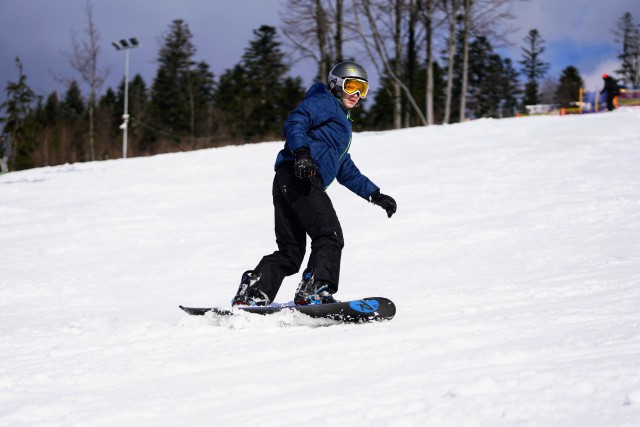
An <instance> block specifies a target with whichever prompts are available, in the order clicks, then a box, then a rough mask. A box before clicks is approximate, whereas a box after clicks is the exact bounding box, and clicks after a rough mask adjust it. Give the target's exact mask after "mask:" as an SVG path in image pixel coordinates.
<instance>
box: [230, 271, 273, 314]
mask: <svg viewBox="0 0 640 427" xmlns="http://www.w3.org/2000/svg"><path fill="white" fill-rule="evenodd" d="M260 277H262V274H260V273H257V272H255V271H253V270H248V271H245V272H244V273H243V274H242V280H240V287H239V288H238V292H237V293H236V296H235V297H233V299H232V300H231V306H232V307H235V306H237V305H269V304H271V301H270V300H269V298H268V297H267V294H265V293H264V292H262V291H261V290H259V289H258V287H257V286H256V284H257V283H258V281H260Z"/></svg>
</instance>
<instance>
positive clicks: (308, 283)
mask: <svg viewBox="0 0 640 427" xmlns="http://www.w3.org/2000/svg"><path fill="white" fill-rule="evenodd" d="M315 272H316V270H315V268H313V267H309V268H307V269H306V270H305V271H304V273H302V280H301V281H300V284H299V285H298V289H297V290H296V294H295V296H294V298H293V303H294V304H295V305H310V304H311V305H313V304H330V303H334V302H338V301H336V299H335V298H333V295H332V294H333V290H332V288H331V284H330V283H329V282H327V281H324V280H315V278H314V276H315Z"/></svg>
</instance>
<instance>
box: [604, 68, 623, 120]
mask: <svg viewBox="0 0 640 427" xmlns="http://www.w3.org/2000/svg"><path fill="white" fill-rule="evenodd" d="M602 80H604V87H603V88H602V90H601V91H600V95H606V96H607V110H609V111H613V110H614V109H615V108H616V106H615V104H614V100H615V98H616V96H618V95H620V87H618V81H617V80H616V79H614V78H613V77H611V76H610V75H608V74H603V75H602Z"/></svg>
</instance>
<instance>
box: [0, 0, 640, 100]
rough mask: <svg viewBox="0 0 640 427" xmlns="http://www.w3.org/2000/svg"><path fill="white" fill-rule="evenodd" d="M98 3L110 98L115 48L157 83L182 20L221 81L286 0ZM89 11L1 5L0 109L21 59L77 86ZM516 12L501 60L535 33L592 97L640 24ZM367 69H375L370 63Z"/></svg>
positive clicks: (31, 69)
mask: <svg viewBox="0 0 640 427" xmlns="http://www.w3.org/2000/svg"><path fill="white" fill-rule="evenodd" d="M93 4H94V19H95V21H96V25H97V27H98V30H99V32H100V35H101V38H102V40H101V41H102V49H103V51H102V54H101V57H100V63H101V66H102V67H105V68H109V69H110V73H109V78H108V80H107V82H106V84H105V86H104V89H106V88H107V87H116V86H117V84H118V83H119V81H120V80H121V79H122V77H123V75H124V55H123V54H122V52H116V51H115V49H113V47H112V46H111V41H112V40H114V39H120V38H123V37H137V38H138V39H139V40H140V43H141V46H140V47H139V48H137V49H135V50H134V51H132V52H131V68H130V70H131V74H133V73H140V74H142V76H143V77H144V79H145V81H146V82H147V83H148V84H150V83H151V82H152V80H153V78H154V76H155V69H156V64H155V59H156V56H157V53H158V49H159V46H160V42H159V39H160V38H161V36H162V35H163V34H164V33H165V32H166V31H167V29H168V28H169V25H170V23H171V22H172V20H174V19H177V18H181V19H184V20H185V21H186V22H187V23H188V24H189V27H190V29H191V32H192V33H193V35H194V38H193V41H194V43H195V45H196V47H197V49H198V53H197V55H196V59H198V60H205V61H206V62H208V63H209V65H210V66H211V69H212V70H213V71H214V73H215V74H216V76H219V75H220V74H221V73H222V72H224V70H226V69H228V68H231V67H233V66H234V65H235V64H236V63H238V61H239V60H240V58H241V56H242V53H243V51H244V49H245V47H246V46H247V44H248V41H249V40H250V39H251V38H252V36H253V35H252V31H253V30H254V29H256V28H258V27H259V26H260V25H262V24H267V25H273V26H276V27H277V26H279V25H280V17H279V11H280V9H281V8H282V6H281V1H279V0H233V1H229V0H181V1H157V0H128V1H125V0H93ZM85 7H86V0H0V89H1V90H2V92H1V93H0V100H1V99H4V98H5V93H4V87H5V86H6V82H7V81H9V80H11V81H15V80H16V79H17V71H16V68H15V57H16V56H20V58H21V60H22V62H23V64H24V68H25V74H26V75H27V76H28V80H27V81H28V83H29V84H30V85H31V87H32V88H34V89H35V90H36V92H38V93H39V94H43V95H46V94H48V93H50V92H51V91H52V90H58V91H59V92H62V91H64V86H63V85H62V84H61V83H58V82H56V81H55V79H54V78H53V77H52V73H53V74H58V75H64V76H68V77H74V72H73V70H72V69H71V68H70V67H69V65H68V63H67V61H66V59H65V57H64V56H63V55H62V52H64V51H67V52H68V51H70V50H71V31H73V30H75V31H77V32H78V38H79V39H80V40H81V39H82V36H83V33H82V31H83V30H84V28H85V26H86V13H85ZM512 10H513V13H514V15H515V16H516V17H517V19H516V20H515V21H514V22H513V26H514V27H518V28H519V30H518V31H516V32H514V33H512V34H510V36H509V40H510V42H511V43H512V44H513V45H512V46H511V47H509V48H506V49H503V50H502V52H503V55H506V56H509V57H511V58H512V59H513V60H514V61H517V60H518V59H520V58H521V52H520V49H521V47H522V46H523V44H524V42H523V38H524V37H525V35H526V34H527V32H528V31H529V29H531V28H537V29H538V30H539V31H540V33H541V35H542V37H543V38H544V39H545V40H546V46H547V50H546V52H545V54H544V57H543V59H544V60H546V61H548V62H550V63H551V69H550V73H549V74H550V76H551V77H554V78H557V77H559V75H560V72H561V70H562V69H563V68H565V67H566V66H568V65H574V66H576V67H577V68H578V69H579V71H580V72H581V74H582V76H583V78H584V79H585V82H586V85H587V88H588V89H596V88H598V87H599V86H600V85H601V79H600V75H601V74H602V73H603V72H608V73H612V72H613V71H614V70H615V68H616V67H617V65H618V60H617V59H616V55H617V52H616V50H617V48H618V47H617V46H616V45H615V44H614V42H613V35H612V33H611V29H612V28H613V27H614V26H615V23H616V21H617V20H618V19H619V18H620V17H621V16H622V15H623V13H624V12H626V11H629V12H631V13H632V14H633V15H634V18H635V21H636V22H637V23H640V1H639V0H528V1H526V0H514V3H513V9H512ZM360 61H361V62H362V63H363V64H364V65H365V66H367V65H368V60H367V59H366V58H362V59H361V60H360ZM368 68H369V70H370V71H372V69H373V67H372V66H370V67H368ZM314 72H315V68H314V67H313V65H312V64H310V63H309V62H304V61H303V62H300V63H298V64H296V65H295V66H294V67H293V68H292V73H291V74H293V75H299V76H301V77H302V78H303V80H304V82H305V83H306V84H309V83H311V79H312V78H313V74H314ZM372 74H373V73H372ZM373 83H375V76H374V81H373ZM373 90H375V87H374V88H373Z"/></svg>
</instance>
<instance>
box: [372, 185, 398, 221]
mask: <svg viewBox="0 0 640 427" xmlns="http://www.w3.org/2000/svg"><path fill="white" fill-rule="evenodd" d="M369 200H370V201H371V203H373V204H374V205H378V206H380V207H381V208H382V209H384V210H385V211H387V216H388V217H389V218H391V215H393V214H394V213H396V209H397V208H398V205H397V204H396V201H395V200H393V197H391V196H387V195H386V194H382V193H381V192H380V190H376V191H374V192H373V193H372V194H371V196H369Z"/></svg>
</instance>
